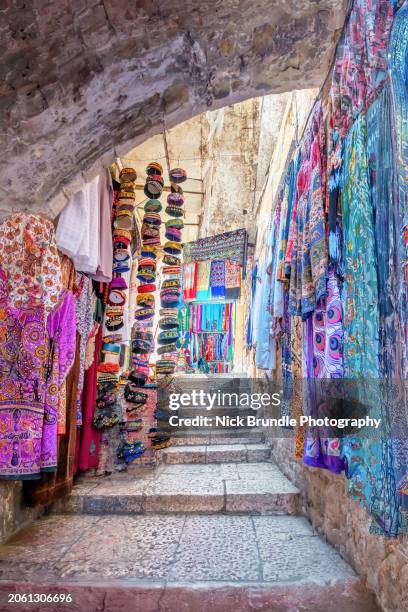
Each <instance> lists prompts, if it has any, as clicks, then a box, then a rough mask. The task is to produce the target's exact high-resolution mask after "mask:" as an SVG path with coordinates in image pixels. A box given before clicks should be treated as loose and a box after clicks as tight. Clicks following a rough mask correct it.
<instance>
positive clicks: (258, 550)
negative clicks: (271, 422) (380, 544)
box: [0, 430, 377, 612]
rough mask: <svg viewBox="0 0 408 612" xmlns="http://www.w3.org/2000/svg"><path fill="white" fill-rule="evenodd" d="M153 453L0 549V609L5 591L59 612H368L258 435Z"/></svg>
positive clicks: (88, 485)
mask: <svg viewBox="0 0 408 612" xmlns="http://www.w3.org/2000/svg"><path fill="white" fill-rule="evenodd" d="M161 453H162V463H161V465H160V466H159V467H158V468H157V469H156V470H155V471H149V472H148V473H145V474H144V475H142V476H141V475H140V468H135V469H134V470H133V473H132V472H131V471H130V472H129V473H127V474H126V475H115V476H112V477H110V478H107V479H104V480H103V481H98V480H96V479H95V478H93V479H92V478H85V479H83V480H82V481H81V482H80V483H79V484H77V486H76V487H75V489H74V493H73V495H72V496H71V498H70V499H69V500H68V501H66V502H64V503H63V504H62V505H61V506H60V507H59V508H58V509H57V510H56V514H52V515H50V516H48V517H44V518H41V519H39V520H37V522H36V523H35V524H34V525H33V526H31V527H28V528H26V529H23V530H22V531H20V533H18V534H17V535H16V536H15V537H14V538H12V539H11V540H10V541H9V542H8V543H7V545H4V546H3V547H2V548H1V549H0V579H1V581H2V582H1V587H0V588H1V597H2V598H3V602H2V605H1V609H2V610H4V611H6V610H12V609H15V605H14V604H9V606H7V604H6V603H4V601H5V600H4V598H5V595H6V593H9V592H12V591H14V590H15V587H16V586H17V590H18V591H19V592H24V593H39V592H41V593H47V594H49V593H52V594H54V593H65V594H67V595H68V594H70V595H72V598H73V601H74V603H73V604H72V605H69V604H65V605H64V608H63V609H64V610H69V611H70V610H81V611H85V610H86V611H87V612H99V611H100V612H102V611H105V610H106V611H108V610H113V609H114V610H115V611H116V610H123V611H125V610H135V611H139V610H140V611H143V612H149V611H150V610H151V611H153V610H175V609H179V610H196V611H197V612H199V611H203V612H204V611H208V610H212V611H214V612H218V611H219V612H225V610H234V609H240V610H244V609H245V610H252V609H257V610H268V612H273V611H276V612H278V611H279V610H282V609H285V610H289V609H296V610H314V611H315V612H319V611H321V612H323V611H324V612H329V611H338V610H347V612H365V611H366V612H374V611H375V610H376V609H377V608H376V605H375V603H374V601H373V599H372V597H371V595H370V594H369V593H368V592H367V591H366V590H365V588H364V587H363V584H362V581H361V580H360V578H358V577H357V576H356V575H355V574H354V572H353V570H352V569H351V567H350V566H348V565H347V564H346V563H345V562H344V561H343V560H342V559H341V558H340V556H339V555H338V553H337V552H336V551H335V550H334V549H333V548H332V547H330V546H329V545H328V544H327V543H325V542H324V540H323V539H322V538H321V537H320V536H319V535H317V534H316V533H315V532H314V531H313V529H312V528H311V526H310V524H309V523H308V522H307V520H306V519H305V518H303V517H302V516H300V512H301V500H300V496H299V491H298V490H297V488H296V487H294V486H293V485H292V484H291V483H290V481H289V480H287V479H286V478H285V476H283V474H282V473H281V472H280V471H279V469H278V468H277V467H276V466H275V465H274V464H273V463H272V462H271V460H270V448H269V445H268V444H267V443H265V440H264V437H263V434H262V432H258V431H247V432H246V433H245V434H242V435H238V434H237V432H236V431H233V430H231V431H229V432H228V431H224V432H223V433H222V434H216V433H213V434H208V435H207V434H206V433H205V432H202V433H201V435H200V436H194V437H192V436H190V437H186V438H185V439H179V440H177V443H176V445H175V446H173V447H172V448H169V449H165V450H163V451H161ZM138 470H139V471H138ZM18 609H19V610H30V611H37V610H41V609H43V608H41V606H40V605H38V607H36V606H35V605H33V604H28V603H27V604H26V606H24V604H19V607H18ZM60 609H61V605H60V604H54V605H53V604H52V603H49V604H47V610H50V611H53V610H55V611H56V610H60Z"/></svg>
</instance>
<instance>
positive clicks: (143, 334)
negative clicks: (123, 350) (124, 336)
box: [132, 329, 153, 342]
mask: <svg viewBox="0 0 408 612" xmlns="http://www.w3.org/2000/svg"><path fill="white" fill-rule="evenodd" d="M132 340H148V341H149V342H152V341H153V333H152V332H149V331H145V330H143V329H132Z"/></svg>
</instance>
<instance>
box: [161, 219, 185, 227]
mask: <svg viewBox="0 0 408 612" xmlns="http://www.w3.org/2000/svg"><path fill="white" fill-rule="evenodd" d="M165 225H166V228H167V229H168V228H170V227H175V228H177V229H179V230H182V229H183V227H184V223H183V221H182V220H181V219H169V220H168V221H166V223H165Z"/></svg>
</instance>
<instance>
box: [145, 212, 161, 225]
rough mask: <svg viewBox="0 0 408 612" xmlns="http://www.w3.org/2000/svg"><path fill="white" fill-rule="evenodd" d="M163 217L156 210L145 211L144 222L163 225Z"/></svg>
mask: <svg viewBox="0 0 408 612" xmlns="http://www.w3.org/2000/svg"><path fill="white" fill-rule="evenodd" d="M161 222H162V221H161V217H160V215H159V214H158V213H156V212H148V213H145V215H144V217H143V223H151V224H152V225H161Z"/></svg>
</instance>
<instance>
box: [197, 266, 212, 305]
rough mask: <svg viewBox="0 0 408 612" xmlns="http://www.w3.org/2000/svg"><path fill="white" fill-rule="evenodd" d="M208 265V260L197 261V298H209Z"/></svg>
mask: <svg viewBox="0 0 408 612" xmlns="http://www.w3.org/2000/svg"><path fill="white" fill-rule="evenodd" d="M210 266H211V262H209V261H198V262H197V300H208V299H209V298H210Z"/></svg>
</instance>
